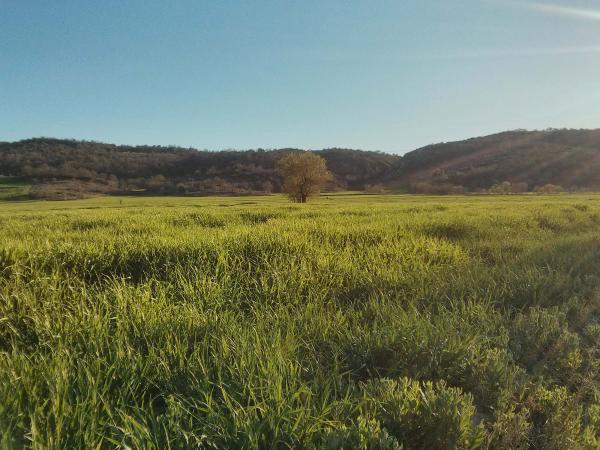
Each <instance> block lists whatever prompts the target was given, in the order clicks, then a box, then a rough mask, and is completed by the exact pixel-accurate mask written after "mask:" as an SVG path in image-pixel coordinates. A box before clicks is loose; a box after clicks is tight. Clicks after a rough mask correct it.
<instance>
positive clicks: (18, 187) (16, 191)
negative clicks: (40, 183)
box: [0, 176, 30, 202]
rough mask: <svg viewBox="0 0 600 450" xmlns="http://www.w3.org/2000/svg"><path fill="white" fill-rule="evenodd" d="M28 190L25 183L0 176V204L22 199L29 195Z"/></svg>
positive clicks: (28, 186)
mask: <svg viewBox="0 0 600 450" xmlns="http://www.w3.org/2000/svg"><path fill="white" fill-rule="evenodd" d="M29 188H30V185H29V183H28V182H27V181H24V180H20V179H18V178H14V177H3V176H0V202H1V201H6V200H16V199H20V198H24V197H25V196H26V195H27V194H28V193H29Z"/></svg>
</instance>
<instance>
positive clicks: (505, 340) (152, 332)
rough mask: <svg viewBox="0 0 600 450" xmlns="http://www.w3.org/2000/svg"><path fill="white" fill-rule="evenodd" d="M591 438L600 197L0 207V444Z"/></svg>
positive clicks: (599, 340)
mask: <svg viewBox="0 0 600 450" xmlns="http://www.w3.org/2000/svg"><path fill="white" fill-rule="evenodd" d="M599 445H600V195H573V196H567V195H564V196H563V195H559V196H506V197H504V196H497V197H493V196H487V197H416V196H393V195H385V196H383V195H382V196H375V195H370V196H369V195H334V196H322V197H321V198H319V199H318V200H316V201H315V202H312V203H309V204H307V205H297V204H291V203H288V202H287V201H286V200H285V198H283V197H279V196H271V197H227V198H223V197H220V198H218V197H209V198H175V197H163V198H130V197H123V198H118V197H107V198H97V199H91V200H82V201H71V202H48V203H44V202H19V203H15V202H4V203H0V448H3V449H4V448H8V449H12V448H23V447H33V448H48V449H54V448H57V449H58V448H60V449H73V448H94V449H96V448H97V449H100V448H114V447H124V448H134V449H166V448H247V449H254V448H307V449H309V448H324V449H338V448H345V449H399V448H404V449H421V448H422V449H453V448H459V449H470V448H490V449H517V448H523V449H525V448H539V449H557V450H558V449H571V448H574V449H578V448H589V449H597V448H599Z"/></svg>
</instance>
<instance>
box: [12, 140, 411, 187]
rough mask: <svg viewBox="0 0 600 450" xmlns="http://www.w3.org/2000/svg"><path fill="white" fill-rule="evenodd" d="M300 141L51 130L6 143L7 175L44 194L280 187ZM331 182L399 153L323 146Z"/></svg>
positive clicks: (348, 180)
mask: <svg viewBox="0 0 600 450" xmlns="http://www.w3.org/2000/svg"><path fill="white" fill-rule="evenodd" d="M292 151H297V150H296V149H279V150H269V151H266V150H262V149H259V150H248V151H219V152H210V151H199V150H195V149H190V148H187V149H186V148H179V147H159V146H135V147H134V146H124V145H112V144H104V143H99V142H90V141H75V140H64V139H51V138H36V139H27V140H23V141H19V142H12V143H11V142H4V143H0V175H6V176H14V177H20V178H25V179H30V180H32V181H33V182H34V187H33V189H32V190H31V194H32V195H33V196H34V197H40V198H74V197H80V196H85V195H94V194H102V193H107V194H111V193H112V194H115V193H132V192H135V193H142V192H144V193H153V194H219V193H220V194H233V193H264V192H277V191H279V189H280V179H279V177H278V175H277V173H276V170H275V165H276V162H277V160H278V159H279V158H280V157H282V156H283V155H284V154H286V153H288V152H292ZM317 153H318V154H320V155H321V156H322V157H323V158H325V159H326V161H327V166H328V168H329V170H330V171H331V172H332V173H333V175H334V177H333V180H332V182H331V184H330V186H328V189H332V190H346V189H352V190H356V189H363V188H364V186H365V185H368V184H372V183H376V182H379V181H380V180H381V179H382V177H383V176H384V175H385V173H387V172H388V171H389V170H390V169H391V168H392V167H393V166H394V164H395V163H397V162H398V161H399V159H400V157H399V156H395V155H390V154H387V153H382V152H365V151H360V150H348V149H339V148H332V149H325V150H320V151H317Z"/></svg>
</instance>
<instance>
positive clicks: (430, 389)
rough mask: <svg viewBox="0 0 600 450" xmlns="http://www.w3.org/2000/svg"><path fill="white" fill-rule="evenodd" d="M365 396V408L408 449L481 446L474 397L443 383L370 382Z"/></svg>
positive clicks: (384, 380) (480, 431)
mask: <svg viewBox="0 0 600 450" xmlns="http://www.w3.org/2000/svg"><path fill="white" fill-rule="evenodd" d="M363 392H364V396H365V400H364V402H365V403H364V405H363V407H364V408H365V409H366V410H367V411H369V412H372V413H373V414H374V416H375V417H376V418H377V419H378V420H379V422H380V423H381V425H382V426H383V427H384V428H385V429H386V430H387V432H388V433H390V435H392V436H394V437H395V438H397V439H398V441H399V442H400V443H402V444H406V445H407V446H408V447H409V448H431V449H442V448H448V449H467V448H473V447H475V446H477V445H479V444H480V443H481V442H482V438H483V427H482V426H480V425H476V424H474V416H475V407H474V406H473V401H472V400H473V399H472V397H471V396H470V395H469V394H465V393H464V392H462V391H461V390H460V389H458V388H452V387H448V386H447V385H446V383H445V382H443V381H440V382H436V383H433V382H424V383H419V382H417V381H415V380H411V379H409V378H401V379H399V380H392V379H379V380H371V381H369V382H367V383H366V384H365V385H364V386H363Z"/></svg>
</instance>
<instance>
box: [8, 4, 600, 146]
mask: <svg viewBox="0 0 600 450" xmlns="http://www.w3.org/2000/svg"><path fill="white" fill-rule="evenodd" d="M547 127H574V128H598V127H600V1H591V0H588V1H584V0H581V1H575V0H572V1H568V2H567V1H563V3H559V2H558V1H556V2H544V1H541V0H540V1H539V2H529V1H508V0H489V1H487V0H393V1H377V0H371V1H366V0H365V1H349V0H345V1H342V0H339V1H337V0H336V1H333V0H303V1H283V0H279V1H276V0H273V1H259V0H256V1H234V0H223V1H200V0H173V1H169V2H167V1H162V0H160V1H155V0H143V1H133V0H103V1H87V0H72V1H71V0H53V1H48V0H38V1H35V0H0V140H5V141H11V140H17V139H23V138H28V137H34V136H53V137H65V138H67V137H68V138H77V139H92V140H100V141H106V142H114V143H121V144H162V145H169V144H174V145H181V146H185V147H187V146H192V147H197V148H207V149H212V150H218V149H225V148H238V149H247V148H258V147H262V148H277V147H288V146H293V147H302V148H313V149H314V148H324V147H332V146H340V147H350V148H363V149H367V150H383V151H389V152H397V153H404V152H405V151H409V150H412V149H414V148H416V147H419V146H422V145H426V144H429V143H433V142H441V141H449V140H455V139H462V138H467V137H472V136H478V135H483V134H488V133H493V132H497V131H502V130H507V129H515V128H529V129H539V128H547Z"/></svg>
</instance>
